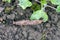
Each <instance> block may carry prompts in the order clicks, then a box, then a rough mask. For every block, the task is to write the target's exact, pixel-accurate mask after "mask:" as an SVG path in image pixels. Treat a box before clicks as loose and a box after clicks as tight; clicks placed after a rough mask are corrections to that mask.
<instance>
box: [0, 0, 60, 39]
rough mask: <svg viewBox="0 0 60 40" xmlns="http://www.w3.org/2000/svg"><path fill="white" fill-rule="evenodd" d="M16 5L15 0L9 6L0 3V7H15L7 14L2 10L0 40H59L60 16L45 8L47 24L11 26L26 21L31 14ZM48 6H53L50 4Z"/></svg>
mask: <svg viewBox="0 0 60 40" xmlns="http://www.w3.org/2000/svg"><path fill="white" fill-rule="evenodd" d="M33 2H34V1H33ZM17 3H18V2H17V0H16V2H15V0H12V3H11V4H8V3H3V2H1V1H0V7H4V8H5V7H8V6H9V7H11V6H12V5H14V6H15V8H14V9H13V10H11V11H10V12H9V13H5V12H4V10H3V11H2V12H1V13H0V17H1V18H3V19H4V20H3V21H2V22H0V40H60V14H58V13H57V12H56V11H55V10H53V9H52V8H49V7H46V9H45V11H46V12H47V14H48V17H49V20H48V21H47V22H45V23H41V24H38V25H26V26H19V25H13V23H12V22H13V21H19V20H27V19H29V17H30V16H31V14H32V10H31V9H30V8H27V9H26V10H23V9H22V8H21V7H19V6H16V5H17ZM48 5H51V6H54V5H52V4H51V3H49V4H48ZM54 7H55V6H54Z"/></svg>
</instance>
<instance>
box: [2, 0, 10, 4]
mask: <svg viewBox="0 0 60 40" xmlns="http://www.w3.org/2000/svg"><path fill="white" fill-rule="evenodd" d="M2 2H8V3H11V0H2Z"/></svg>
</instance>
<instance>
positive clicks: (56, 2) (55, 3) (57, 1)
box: [50, 0, 60, 5]
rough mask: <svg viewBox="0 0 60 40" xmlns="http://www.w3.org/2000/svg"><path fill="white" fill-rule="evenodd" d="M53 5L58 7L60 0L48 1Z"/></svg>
mask: <svg viewBox="0 0 60 40" xmlns="http://www.w3.org/2000/svg"><path fill="white" fill-rule="evenodd" d="M50 1H51V3H52V4H54V5H60V0H50Z"/></svg>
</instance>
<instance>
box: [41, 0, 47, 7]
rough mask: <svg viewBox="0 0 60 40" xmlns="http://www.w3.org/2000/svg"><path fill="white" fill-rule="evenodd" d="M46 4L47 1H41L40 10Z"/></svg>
mask: <svg viewBox="0 0 60 40" xmlns="http://www.w3.org/2000/svg"><path fill="white" fill-rule="evenodd" d="M45 4H47V1H46V0H41V8H43V6H44V5H45Z"/></svg>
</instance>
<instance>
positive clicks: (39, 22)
mask: <svg viewBox="0 0 60 40" xmlns="http://www.w3.org/2000/svg"><path fill="white" fill-rule="evenodd" d="M42 22H43V21H42V20H32V21H30V20H22V21H16V22H15V21H14V22H13V24H15V25H37V24H41V23H42Z"/></svg>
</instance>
